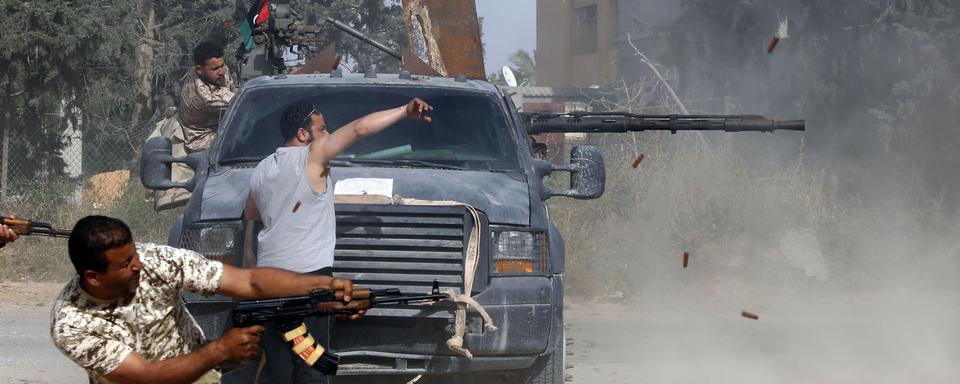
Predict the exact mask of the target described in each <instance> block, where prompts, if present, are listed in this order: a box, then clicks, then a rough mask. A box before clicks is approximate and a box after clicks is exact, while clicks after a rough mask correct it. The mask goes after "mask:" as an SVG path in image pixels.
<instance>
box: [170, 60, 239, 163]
mask: <svg viewBox="0 0 960 384" xmlns="http://www.w3.org/2000/svg"><path fill="white" fill-rule="evenodd" d="M223 58H224V53H223V47H221V46H219V45H216V44H214V43H211V42H206V41H205V42H202V43H200V44H198V45H197V46H196V48H194V49H193V62H194V68H193V71H190V73H188V74H187V77H186V79H185V80H184V82H183V90H182V91H181V92H180V110H179V113H180V117H179V120H180V125H181V126H182V127H183V140H184V143H185V144H186V147H187V152H188V153H193V152H198V151H202V150H204V149H206V148H207V147H209V146H210V143H212V142H213V139H214V137H216V133H217V126H218V125H219V124H220V115H222V114H223V110H224V109H226V108H227V105H228V104H229V103H230V100H231V99H233V95H234V93H236V91H237V88H236V86H235V85H234V83H233V79H232V78H231V77H230V72H229V71H228V70H227V64H226V63H225V62H224V60H223Z"/></svg>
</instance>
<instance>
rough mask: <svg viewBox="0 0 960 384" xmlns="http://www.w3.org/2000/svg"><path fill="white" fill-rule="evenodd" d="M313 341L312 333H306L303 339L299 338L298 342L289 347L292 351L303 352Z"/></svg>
mask: <svg viewBox="0 0 960 384" xmlns="http://www.w3.org/2000/svg"><path fill="white" fill-rule="evenodd" d="M315 342H316V340H314V339H313V336H312V335H307V337H306V338H305V339H303V340H300V342H299V343H297V344H296V345H294V346H293V347H292V348H291V349H293V353H296V354H298V355H299V354H300V352H303V351H304V350H305V349H307V348H310V347H312V346H313V344H314V343H315Z"/></svg>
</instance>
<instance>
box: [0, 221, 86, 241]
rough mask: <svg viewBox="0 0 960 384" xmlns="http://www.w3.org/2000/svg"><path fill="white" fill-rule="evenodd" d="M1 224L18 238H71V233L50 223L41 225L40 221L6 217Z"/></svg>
mask: <svg viewBox="0 0 960 384" xmlns="http://www.w3.org/2000/svg"><path fill="white" fill-rule="evenodd" d="M0 224H3V225H6V226H8V227H10V229H12V230H13V232H14V233H16V234H17V236H25V235H26V236H29V235H41V236H50V237H61V238H69V237H70V231H67V230H64V229H58V228H54V227H53V226H52V225H50V224H49V223H41V222H39V221H32V220H27V219H11V218H9V217H4V218H3V219H2V220H0Z"/></svg>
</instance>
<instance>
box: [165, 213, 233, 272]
mask: <svg viewBox="0 0 960 384" xmlns="http://www.w3.org/2000/svg"><path fill="white" fill-rule="evenodd" d="M242 227H243V226H242V223H241V222H240V221H239V220H231V221H215V222H199V223H195V224H193V225H190V226H189V227H187V229H186V230H185V231H184V232H183V240H182V241H181V242H180V246H181V247H183V248H186V249H190V250H194V251H197V252H199V253H200V254H202V255H204V256H206V257H207V258H208V259H213V260H219V261H223V262H225V263H228V264H233V263H234V260H235V259H234V258H233V256H235V255H237V254H238V253H239V250H240V243H241V242H242V241H241V236H242V230H241V228H242Z"/></svg>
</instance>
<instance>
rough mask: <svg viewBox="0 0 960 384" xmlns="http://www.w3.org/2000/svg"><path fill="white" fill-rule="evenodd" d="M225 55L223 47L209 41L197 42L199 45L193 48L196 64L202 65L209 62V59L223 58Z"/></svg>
mask: <svg viewBox="0 0 960 384" xmlns="http://www.w3.org/2000/svg"><path fill="white" fill-rule="evenodd" d="M223 56H224V53H223V47H221V46H220V45H218V44H214V43H212V42H209V41H204V42H202V43H200V44H197V46H196V47H195V48H193V63H194V64H196V65H201V66H202V65H204V64H206V63H207V60H210V59H212V58H221V57H223Z"/></svg>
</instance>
